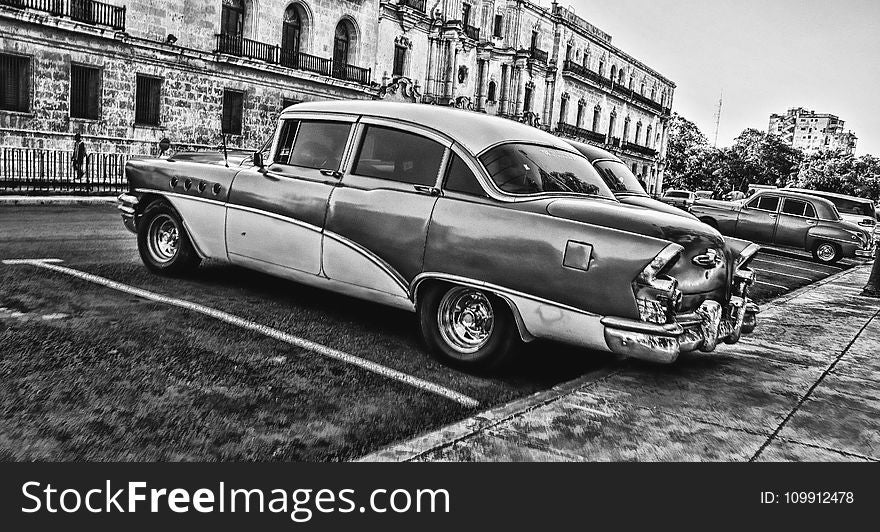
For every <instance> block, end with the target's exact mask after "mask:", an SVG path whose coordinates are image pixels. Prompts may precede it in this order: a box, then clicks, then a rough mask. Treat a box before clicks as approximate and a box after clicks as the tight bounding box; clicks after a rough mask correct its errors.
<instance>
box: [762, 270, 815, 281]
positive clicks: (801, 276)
mask: <svg viewBox="0 0 880 532" xmlns="http://www.w3.org/2000/svg"><path fill="white" fill-rule="evenodd" d="M752 269H753V270H755V271H756V272H764V273H772V274H773V275H781V276H783V277H791V278H793V279H803V280H804V281H815V280H816V279H813V278H811V277H804V276H803V275H792V274H790V273H782V272H777V271H774V270H762V269H761V268H752Z"/></svg>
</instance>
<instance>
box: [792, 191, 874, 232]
mask: <svg viewBox="0 0 880 532" xmlns="http://www.w3.org/2000/svg"><path fill="white" fill-rule="evenodd" d="M785 190H788V191H790V192H798V193H801V194H807V195H809V196H817V197H820V198H824V199H827V200H828V201H830V202H831V203H833V204H834V206H835V207H837V212H839V213H840V217H841V218H843V219H844V220H846V221H847V222H852V223H854V224H856V225H859V226H861V227H864V228H865V229H866V230H868V231H871V232H873V234H874V240H878V239H880V228H878V226H877V220H878V218H880V217H878V215H877V207H876V206H875V205H874V202H873V201H871V200H869V199H865V198H857V197H855V196H847V195H846V194H835V193H834V192H823V191H818V190H809V189H805V188H786V189H785Z"/></svg>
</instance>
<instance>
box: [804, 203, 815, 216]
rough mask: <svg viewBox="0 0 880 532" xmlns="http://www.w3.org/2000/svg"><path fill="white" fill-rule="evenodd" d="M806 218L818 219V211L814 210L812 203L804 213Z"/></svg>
mask: <svg viewBox="0 0 880 532" xmlns="http://www.w3.org/2000/svg"><path fill="white" fill-rule="evenodd" d="M804 216H806V217H807V218H815V217H816V209H814V208H813V204H812V203H807V208H806V210H805V211H804Z"/></svg>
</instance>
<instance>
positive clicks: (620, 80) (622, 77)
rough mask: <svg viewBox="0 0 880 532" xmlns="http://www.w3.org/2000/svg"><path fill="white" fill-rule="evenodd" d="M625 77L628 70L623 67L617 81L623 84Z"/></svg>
mask: <svg viewBox="0 0 880 532" xmlns="http://www.w3.org/2000/svg"><path fill="white" fill-rule="evenodd" d="M625 79H626V71H625V70H624V69H623V68H621V69H620V75H619V76H618V77H617V83H619V84H620V85H623V82H624V80H625Z"/></svg>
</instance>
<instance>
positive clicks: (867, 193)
mask: <svg viewBox="0 0 880 532" xmlns="http://www.w3.org/2000/svg"><path fill="white" fill-rule="evenodd" d="M796 184H797V186H798V187H801V188H809V189H813V190H823V191H826V192H837V193H839V194H848V195H850V196H857V197H860V198H870V199H873V200H874V201H878V200H880V159H878V158H877V157H874V156H873V155H862V156H861V157H855V156H854V155H852V154H847V153H842V152H833V151H825V152H819V153H815V154H813V155H811V156H809V157H807V158H806V159H804V161H803V162H802V163H801V165H800V169H799V171H798V174H797V179H796Z"/></svg>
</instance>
